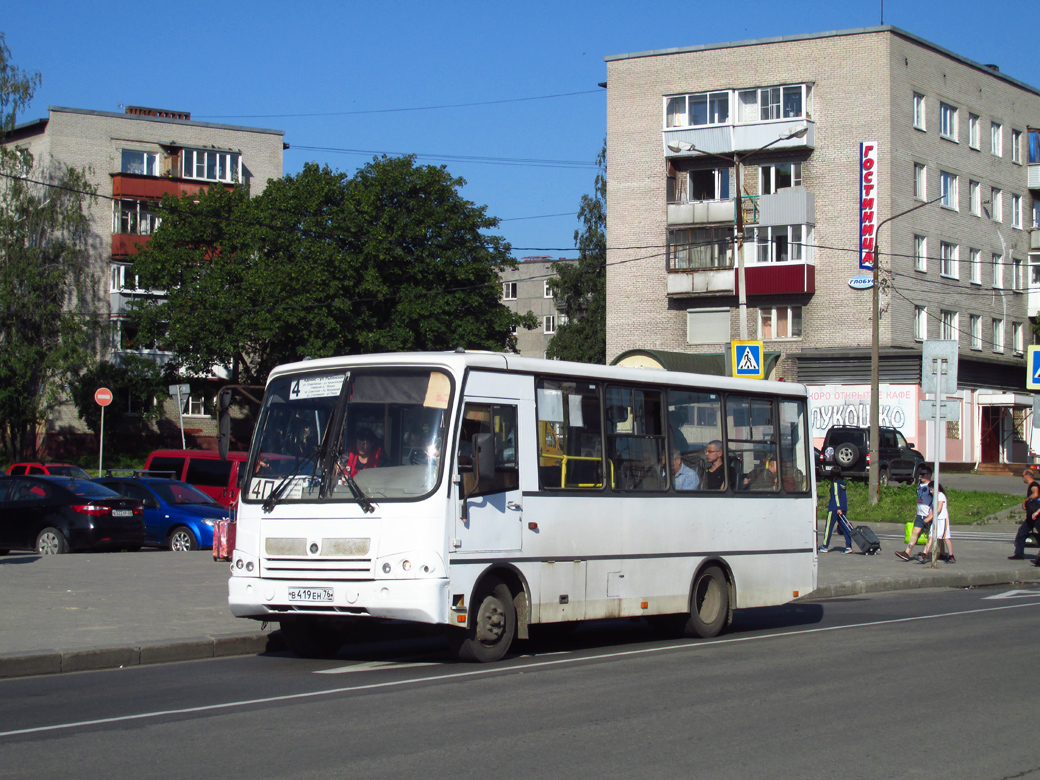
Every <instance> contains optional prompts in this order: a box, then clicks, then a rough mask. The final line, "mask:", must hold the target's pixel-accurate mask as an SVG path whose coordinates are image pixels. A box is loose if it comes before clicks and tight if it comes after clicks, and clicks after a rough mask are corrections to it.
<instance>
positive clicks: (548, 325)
mask: <svg viewBox="0 0 1040 780" xmlns="http://www.w3.org/2000/svg"><path fill="white" fill-rule="evenodd" d="M555 332H556V315H555V314H547V315H545V316H544V317H543V318H542V333H545V334H546V335H552V334H553V333H555Z"/></svg>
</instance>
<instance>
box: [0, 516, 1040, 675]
mask: <svg viewBox="0 0 1040 780" xmlns="http://www.w3.org/2000/svg"><path fill="white" fill-rule="evenodd" d="M871 527H872V528H873V529H874V531H875V533H877V535H878V537H879V539H880V541H881V552H880V553H879V554H878V555H874V556H865V555H859V554H856V555H843V554H841V552H840V550H841V549H842V547H843V545H844V542H843V541H842V540H841V537H840V535H839V538H838V540H837V544H836V545H835V547H834V551H833V552H830V553H827V554H826V555H823V554H821V555H820V556H819V578H818V588H817V590H816V591H815V592H813V593H811V594H809V595H807V596H805V597H803V598H804V599H810V600H814V599H821V598H831V597H836V596H847V595H852V594H858V593H875V592H879V591H888V590H907V589H912V588H930V587H944V588H950V587H970V586H977V585H997V584H1004V583H1017V582H1040V569H1037V568H1035V567H1034V566H1033V565H1032V558H1033V556H1034V555H1036V553H1037V550H1036V549H1035V548H1026V560H1024V561H1009V560H1008V559H1007V556H1008V555H1010V554H1011V552H1012V542H1013V539H1014V533H1015V530H1016V529H1017V526H1014V525H988V526H982V527H978V528H975V527H971V526H954V527H953V535H954V551H955V552H956V556H957V563H955V564H945V563H937V564H936V568H935V569H932V568H930V567H929V566H925V565H921V564H917V563H906V562H904V561H901V560H899V559H898V558H896V556H895V555H894V552H895V551H896V550H901V549H903V547H904V546H905V545H904V543H903V526H902V525H895V524H889V523H882V524H873V525H872V526H871ZM918 549H922V548H920V547H918ZM227 578H228V565H227V564H226V563H216V562H214V561H213V559H212V557H211V556H210V554H209V552H208V551H201V552H196V553H176V554H175V553H165V552H159V551H143V552H139V553H107V554H99V553H91V554H79V555H58V556H47V557H38V556H36V555H32V554H22V555H17V554H15V555H8V556H2V557H0V593H2V594H3V608H2V610H0V678H2V677H17V676H22V675H35V674H52V673H57V672H69V671H81V670H87V669H111V668H117V667H123V666H136V665H140V664H151V663H163V662H168V661H185V660H194V659H200V658H213V657H219V656H229V655H245V654H252V653H261V652H264V651H265V650H275V649H280V648H281V644H280V641H279V637H278V635H277V634H274V635H273V636H272V632H274V630H275V628H276V626H274V625H272V626H268V627H267V628H266V629H262V628H261V624H260V623H257V622H253V621H246V620H240V619H237V618H234V617H232V615H231V612H230V611H229V610H228V607H227Z"/></svg>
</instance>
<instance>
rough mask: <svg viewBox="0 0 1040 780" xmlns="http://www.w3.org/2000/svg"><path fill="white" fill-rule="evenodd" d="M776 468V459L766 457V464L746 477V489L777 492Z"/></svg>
mask: <svg viewBox="0 0 1040 780" xmlns="http://www.w3.org/2000/svg"><path fill="white" fill-rule="evenodd" d="M776 468H777V465H776V458H773V457H770V456H766V459H765V463H763V464H762V466H761V467H759V468H756V469H753V470H752V471H751V473H750V474H748V475H747V476H746V477H744V489H745V490H776V489H777V486H778V479H777V473H776Z"/></svg>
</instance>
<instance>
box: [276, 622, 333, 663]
mask: <svg viewBox="0 0 1040 780" xmlns="http://www.w3.org/2000/svg"><path fill="white" fill-rule="evenodd" d="M281 631H282V640H283V641H284V642H285V646H286V647H288V648H289V650H290V651H292V652H293V653H295V654H296V655H298V656H300V658H331V657H333V656H334V655H336V653H338V652H339V649H340V648H341V647H342V646H343V633H342V632H341V631H340V630H339V629H338V628H337V627H336V626H333V625H330V624H328V623H323V622H321V621H319V620H285V621H282V624H281Z"/></svg>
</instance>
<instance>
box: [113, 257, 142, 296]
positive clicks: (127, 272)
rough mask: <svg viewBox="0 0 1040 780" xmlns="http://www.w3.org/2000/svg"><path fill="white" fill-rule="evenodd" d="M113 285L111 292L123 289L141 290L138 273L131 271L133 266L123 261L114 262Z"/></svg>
mask: <svg viewBox="0 0 1040 780" xmlns="http://www.w3.org/2000/svg"><path fill="white" fill-rule="evenodd" d="M111 271H112V286H111V288H110V291H111V292H120V291H122V290H135V291H136V290H140V289H141V288H140V287H139V286H138V285H139V279H138V277H137V274H134V273H131V267H130V266H129V265H124V264H123V263H112V267H111Z"/></svg>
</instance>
